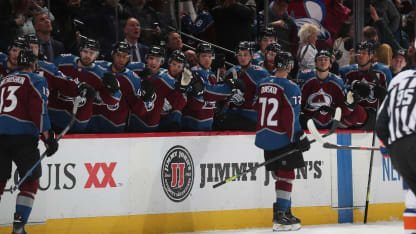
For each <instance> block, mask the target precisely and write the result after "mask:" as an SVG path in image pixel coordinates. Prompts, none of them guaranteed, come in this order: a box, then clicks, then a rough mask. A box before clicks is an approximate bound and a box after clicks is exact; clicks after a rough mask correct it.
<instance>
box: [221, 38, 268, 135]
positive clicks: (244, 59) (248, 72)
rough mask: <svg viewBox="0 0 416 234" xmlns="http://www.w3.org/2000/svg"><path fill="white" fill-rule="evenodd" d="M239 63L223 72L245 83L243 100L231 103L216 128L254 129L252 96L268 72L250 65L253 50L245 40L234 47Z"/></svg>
mask: <svg viewBox="0 0 416 234" xmlns="http://www.w3.org/2000/svg"><path fill="white" fill-rule="evenodd" d="M236 54H237V59H238V63H239V65H237V66H234V67H232V68H230V69H228V71H227V72H226V74H225V78H226V79H240V80H242V81H243V82H244V84H245V92H244V96H243V97H244V102H243V103H242V104H241V105H236V104H235V103H231V105H230V108H229V109H228V110H227V111H226V113H225V116H224V120H222V121H221V122H220V121H218V124H217V123H216V125H217V126H216V127H217V128H218V130H244V131H255V130H256V122H257V112H256V110H255V109H254V108H253V102H254V96H255V92H256V86H257V83H258V81H260V80H261V79H263V78H265V77H267V76H268V72H267V71H266V70H265V69H264V68H262V67H260V66H257V65H252V64H251V60H252V58H253V50H252V48H251V45H250V43H249V42H247V41H242V42H240V43H239V45H238V47H237V49H236Z"/></svg>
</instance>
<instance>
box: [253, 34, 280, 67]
mask: <svg viewBox="0 0 416 234" xmlns="http://www.w3.org/2000/svg"><path fill="white" fill-rule="evenodd" d="M259 35H260V36H259V46H260V50H258V51H256V52H255V53H254V54H253V61H252V63H253V64H254V65H262V64H263V62H264V59H265V58H264V57H265V55H266V48H267V46H268V45H270V44H271V43H276V42H277V35H276V30H275V29H274V28H273V27H264V28H262V29H261V31H260V34H259Z"/></svg>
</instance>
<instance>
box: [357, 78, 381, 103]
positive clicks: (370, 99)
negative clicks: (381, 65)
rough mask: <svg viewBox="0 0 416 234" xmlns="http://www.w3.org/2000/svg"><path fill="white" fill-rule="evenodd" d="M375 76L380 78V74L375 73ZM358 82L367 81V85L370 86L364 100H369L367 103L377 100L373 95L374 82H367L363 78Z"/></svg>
mask: <svg viewBox="0 0 416 234" xmlns="http://www.w3.org/2000/svg"><path fill="white" fill-rule="evenodd" d="M376 76H377V77H378V79H379V80H380V74H378V73H376ZM360 82H362V83H367V84H368V86H370V95H368V96H367V97H365V98H364V100H365V101H367V102H369V103H375V102H377V98H376V97H374V88H375V86H376V84H374V83H372V82H368V81H367V80H366V79H365V78H363V79H362V80H361V81H360Z"/></svg>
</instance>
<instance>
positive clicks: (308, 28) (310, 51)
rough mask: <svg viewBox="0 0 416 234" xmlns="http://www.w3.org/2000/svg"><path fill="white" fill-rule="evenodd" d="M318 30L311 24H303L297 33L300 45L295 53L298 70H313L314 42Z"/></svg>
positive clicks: (316, 51)
mask: <svg viewBox="0 0 416 234" xmlns="http://www.w3.org/2000/svg"><path fill="white" fill-rule="evenodd" d="M318 34H319V29H318V28H317V27H316V26H315V25H313V24H304V25H302V27H301V28H300V30H299V32H298V36H299V38H300V41H301V44H300V46H299V49H298V52H297V56H296V57H297V60H298V64H299V70H301V71H303V70H306V69H314V68H315V55H316V53H318V50H317V49H316V41H317V40H318Z"/></svg>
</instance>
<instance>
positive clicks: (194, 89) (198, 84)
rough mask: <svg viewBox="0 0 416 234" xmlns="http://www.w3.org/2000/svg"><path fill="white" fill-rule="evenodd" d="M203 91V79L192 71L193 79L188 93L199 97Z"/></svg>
mask: <svg viewBox="0 0 416 234" xmlns="http://www.w3.org/2000/svg"><path fill="white" fill-rule="evenodd" d="M204 91H205V83H204V79H203V78H202V77H201V75H199V74H198V73H197V72H194V73H193V79H192V82H191V90H190V93H191V94H192V95H193V96H195V97H199V96H202V95H203V94H204Z"/></svg>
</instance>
